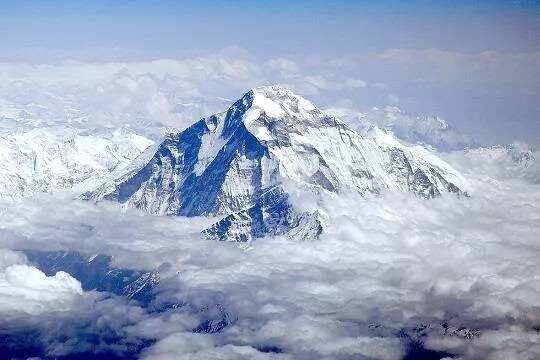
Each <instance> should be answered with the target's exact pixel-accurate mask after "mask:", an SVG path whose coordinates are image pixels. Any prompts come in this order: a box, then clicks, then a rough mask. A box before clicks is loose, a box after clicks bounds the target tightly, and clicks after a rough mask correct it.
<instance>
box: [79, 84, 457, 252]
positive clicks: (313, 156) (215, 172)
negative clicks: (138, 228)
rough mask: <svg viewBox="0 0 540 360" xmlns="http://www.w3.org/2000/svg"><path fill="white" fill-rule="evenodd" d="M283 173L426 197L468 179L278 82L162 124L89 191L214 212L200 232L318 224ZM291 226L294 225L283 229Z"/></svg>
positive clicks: (256, 232)
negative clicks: (168, 128)
mask: <svg viewBox="0 0 540 360" xmlns="http://www.w3.org/2000/svg"><path fill="white" fill-rule="evenodd" d="M284 182H292V183H294V184H297V185H299V186H301V187H302V188H304V189H305V190H306V191H314V192H320V191H323V192H332V193H342V192H347V191H355V192H359V193H360V194H362V195H368V194H378V193H380V192H381V191H384V190H393V191H410V192H413V193H415V194H417V195H419V196H422V197H425V198H431V197H434V196H439V195H441V194H442V193H448V192H452V193H457V194H463V193H464V192H465V191H466V187H467V185H466V182H465V180H464V179H463V177H462V176H461V175H460V174H459V173H458V172H457V171H456V170H454V169H453V168H452V167H450V166H449V165H448V164H446V163H445V162H444V161H442V160H440V159H439V158H437V157H436V156H434V155H433V154H432V153H430V152H429V151H427V150H426V149H424V148H422V147H420V146H415V147H408V146H405V145H403V144H401V143H400V142H398V141H397V140H396V139H395V138H394V137H393V136H392V135H390V134H387V133H385V132H383V131H381V130H379V129H377V128H373V129H372V130H371V131H370V132H369V133H368V135H367V136H361V135H360V134H358V133H357V132H355V131H354V130H352V129H350V128H349V127H348V126H346V125H345V124H344V123H343V122H341V121H339V120H338V119H336V118H334V117H331V116H328V115H326V114H324V113H323V112H322V111H320V110H319V109H317V108H316V107H315V106H314V105H313V104H312V103H311V102H309V101H308V100H306V99H304V98H302V97H300V96H298V95H296V94H294V93H293V92H291V91H290V90H287V89H284V88H281V87H275V86H272V87H260V88H256V89H253V90H251V91H249V92H248V93H247V94H245V95H244V96H243V97H242V98H241V99H240V100H238V101H237V102H235V103H234V104H233V105H232V106H231V107H230V108H229V109H228V110H227V111H226V112H224V113H221V114H217V115H213V116H210V117H208V118H205V119H202V120H200V121H198V122H196V123H195V124H193V125H192V126H191V127H189V128H188V129H186V130H185V131H183V132H173V133H170V134H167V135H166V136H165V137H164V138H163V140H162V141H161V142H158V143H157V144H156V146H154V147H153V148H151V149H149V150H147V151H146V152H145V153H143V154H142V155H141V156H140V157H139V158H138V159H136V160H135V161H134V162H133V163H132V164H131V166H130V167H129V170H128V171H126V172H125V173H123V174H121V175H119V176H116V177H114V178H113V179H111V180H110V181H108V182H106V183H105V184H103V185H102V186H100V187H99V188H98V189H96V190H95V191H92V192H89V193H87V194H85V198H87V199H94V200H101V199H108V200H115V201H119V202H121V203H123V204H125V205H126V206H130V207H136V208H141V209H144V210H146V211H148V212H150V213H154V214H164V215H182V216H199V215H218V216H224V218H223V219H222V220H221V221H219V222H218V223H217V224H215V225H214V226H212V227H211V228H210V229H208V230H206V231H205V232H204V233H205V234H206V235H207V236H208V237H210V238H215V239H219V240H237V241H249V240H251V239H252V238H256V237H261V236H264V235H266V234H280V233H285V232H289V230H290V229H291V228H295V227H297V226H298V225H299V224H302V226H303V227H304V228H306V229H310V230H309V231H295V232H294V233H295V234H296V235H297V236H299V237H300V238H302V239H305V238H311V237H313V236H316V235H317V234H318V233H320V231H321V224H320V221H319V219H318V218H319V217H318V215H317V214H307V213H301V212H298V211H296V210H295V209H294V207H293V206H291V205H290V202H289V201H288V194H287V191H286V190H285V189H284V187H283V183H284ZM289 233H291V232H289Z"/></svg>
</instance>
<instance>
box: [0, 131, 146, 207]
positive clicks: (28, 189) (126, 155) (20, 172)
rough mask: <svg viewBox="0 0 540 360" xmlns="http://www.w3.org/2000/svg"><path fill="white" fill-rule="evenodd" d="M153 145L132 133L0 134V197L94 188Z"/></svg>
mask: <svg viewBox="0 0 540 360" xmlns="http://www.w3.org/2000/svg"><path fill="white" fill-rule="evenodd" d="M151 144H152V142H151V141H150V140H148V139H146V138H144V137H141V136H137V135H135V134H131V133H125V132H122V131H115V132H114V133H112V134H111V135H97V134H94V135H82V134H79V133H77V132H76V131H71V130H66V129H63V130H61V131H60V130H55V129H54V128H50V129H33V130H29V131H24V132H23V131H21V132H18V133H14V134H9V135H0V198H3V199H18V198H21V197H25V196H31V195H34V194H36V193H40V192H52V191H55V190H61V189H71V188H74V190H75V191H83V189H87V188H92V187H95V186H96V185H97V184H99V183H101V182H103V181H104V179H105V178H106V177H107V176H108V175H109V174H110V172H111V171H113V170H115V169H118V168H120V167H122V166H125V165H126V164H128V163H129V162H130V161H131V160H133V159H134V158H135V157H137V155H139V154H140V153H141V152H142V151H143V150H144V149H145V148H147V147H148V146H149V145H151Z"/></svg>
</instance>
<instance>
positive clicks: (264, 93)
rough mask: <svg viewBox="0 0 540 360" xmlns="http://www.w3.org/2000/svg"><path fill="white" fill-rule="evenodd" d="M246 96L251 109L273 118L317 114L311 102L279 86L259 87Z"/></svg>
mask: <svg viewBox="0 0 540 360" xmlns="http://www.w3.org/2000/svg"><path fill="white" fill-rule="evenodd" d="M246 96H248V97H249V100H250V107H251V108H258V109H260V110H262V111H264V112H265V113H266V115H267V116H269V117H273V118H279V117H281V116H284V115H292V116H295V117H306V116H309V114H310V113H313V112H319V110H318V109H317V107H316V106H315V105H314V104H313V103H312V102H311V101H309V100H307V99H305V98H304V97H302V96H300V95H298V94H296V93H294V92H293V91H292V90H290V89H288V88H285V87H282V86H279V85H268V86H259V87H256V88H253V89H251V90H250V91H249V92H248V93H247V94H246Z"/></svg>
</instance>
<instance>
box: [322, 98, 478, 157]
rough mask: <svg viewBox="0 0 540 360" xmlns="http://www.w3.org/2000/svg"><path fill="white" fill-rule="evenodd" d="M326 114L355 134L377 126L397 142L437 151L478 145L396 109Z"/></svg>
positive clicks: (431, 119) (433, 120)
mask: <svg viewBox="0 0 540 360" xmlns="http://www.w3.org/2000/svg"><path fill="white" fill-rule="evenodd" d="M327 111H328V112H329V113H330V114H332V115H336V116H338V117H341V118H342V119H343V120H345V121H346V122H347V123H348V124H351V126H352V127H353V128H355V129H357V130H359V131H364V130H365V129H366V127H370V126H377V127H379V128H381V129H384V130H388V131H391V132H392V133H393V134H394V135H395V136H396V137H397V138H398V139H400V140H403V141H406V142H408V143H411V144H420V145H426V146H430V147H433V148H434V149H437V150H439V151H453V150H462V149H464V148H470V147H475V146H478V144H477V143H476V141H474V140H473V139H472V138H471V137H470V136H468V135H466V134H464V133H462V132H460V131H459V130H458V129H456V128H454V127H452V126H451V125H450V124H448V123H447V122H446V121H445V120H444V119H442V118H440V117H438V116H426V115H424V116H416V115H411V114H409V113H407V112H405V111H403V110H402V109H400V108H398V107H396V106H385V107H383V108H379V107H373V108H371V109H369V111H367V112H360V111H356V110H354V109H349V108H343V107H338V108H329V109H328V110H327Z"/></svg>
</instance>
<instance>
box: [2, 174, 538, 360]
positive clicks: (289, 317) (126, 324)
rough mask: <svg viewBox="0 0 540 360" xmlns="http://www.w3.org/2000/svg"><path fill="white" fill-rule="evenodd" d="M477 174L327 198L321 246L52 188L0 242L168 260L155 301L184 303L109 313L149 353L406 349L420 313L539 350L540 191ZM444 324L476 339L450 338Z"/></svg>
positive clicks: (379, 354) (433, 340) (436, 332)
mask: <svg viewBox="0 0 540 360" xmlns="http://www.w3.org/2000/svg"><path fill="white" fill-rule="evenodd" d="M470 181H471V182H472V183H473V185H474V191H473V193H472V194H471V195H472V196H471V198H468V199H456V198H451V197H449V198H440V199H434V200H432V201H424V200H420V199H416V198H413V197H409V196H407V195H397V194H385V195H384V196H383V197H381V198H374V199H361V198H356V197H354V196H352V195H351V196H344V197H341V198H332V199H328V200H327V201H326V202H325V203H323V204H319V206H325V207H327V209H329V210H331V211H327V212H328V213H329V214H330V216H331V219H330V221H329V224H331V225H330V226H329V227H328V230H327V232H326V233H325V234H323V237H322V238H321V240H320V241H317V242H312V243H294V242H290V241H289V240H287V239H283V238H266V239H262V240H259V241H256V242H255V243H253V246H252V247H251V248H250V249H249V250H247V251H246V250H242V249H239V248H237V247H236V246H234V245H233V244H228V243H216V242H208V241H203V240H201V239H199V238H198V237H197V236H196V234H197V231H198V229H200V228H202V227H203V226H204V225H205V222H206V221H208V219H191V220H189V221H186V220H185V219H182V218H162V217H154V216H149V215H146V214H143V213H140V212H138V211H128V212H124V213H121V212H119V209H118V207H117V206H115V205H113V204H105V203H104V204H97V205H95V204H91V203H86V202H78V201H76V202H73V201H71V200H69V199H65V200H62V199H58V198H55V197H45V198H42V199H33V200H26V201H23V202H22V203H20V204H18V205H17V206H16V207H10V208H9V211H7V212H4V213H2V214H1V215H0V216H1V217H0V223H1V224H2V226H0V239H1V245H2V246H4V247H14V246H17V247H19V248H25V247H29V248H39V249H77V250H80V251H85V252H86V253H95V252H102V253H108V254H111V255H113V256H114V257H115V265H116V266H120V267H128V268H130V267H131V268H146V269H152V268H158V267H160V269H162V270H161V271H160V273H161V277H162V285H161V287H160V288H158V295H157V299H158V302H162V303H177V304H189V305H188V306H182V307H179V308H176V310H174V311H173V312H172V313H171V312H168V311H167V312H164V313H154V314H145V313H144V311H143V312H141V310H140V309H139V310H137V314H139V315H137V316H135V317H131V318H130V319H131V320H129V321H128V320H127V319H125V318H124V317H123V316H120V315H119V313H117V312H113V313H110V314H109V315H108V316H107V318H108V321H109V324H110V326H112V327H114V328H115V329H117V330H116V331H118V332H119V333H120V334H124V335H123V336H125V337H126V338H129V339H136V338H147V337H150V338H153V339H156V340H158V342H157V343H156V345H155V346H154V347H151V348H149V349H147V350H146V351H145V356H147V357H149V358H151V357H156V358H160V357H161V358H174V357H175V356H179V352H180V354H183V355H185V356H186V357H187V358H190V357H191V358H205V357H206V358H215V357H217V356H223V358H230V357H232V358H235V357H236V358H242V356H244V357H247V358H257V357H260V358H267V357H269V356H270V355H272V358H275V357H276V356H277V355H276V354H268V353H262V352H260V351H259V350H257V349H278V350H279V351H281V353H280V355H279V356H282V357H284V358H287V356H289V357H292V358H295V359H303V358H304V359H308V358H314V357H329V358H348V357H353V356H356V357H368V358H369V357H375V358H384V359H399V358H401V356H402V355H403V354H404V352H405V351H406V349H405V347H404V343H403V342H402V341H400V340H399V339H397V338H396V337H395V334H396V332H398V331H399V330H400V329H402V328H405V329H409V330H407V331H409V332H411V331H412V330H411V329H412V328H414V327H417V326H419V325H421V324H428V325H430V327H429V328H428V330H426V336H427V338H426V339H427V344H428V346H429V347H431V348H433V349H437V350H446V351H449V352H450V353H456V354H458V355H461V356H463V357H465V358H468V357H474V356H476V357H478V358H486V359H489V358H493V359H495V358H497V356H498V355H497V354H498V353H499V352H500V351H501V345H500V343H499V342H497V341H496V339H503V338H504V339H508V340H505V342H504V344H505V345H504V351H505V353H507V354H515V353H520V354H523V356H524V358H527V357H528V358H534V357H535V356H537V355H538V354H537V353H538V349H537V348H536V347H534V346H532V344H533V343H534V342H535V341H536V339H537V332H536V330H534V327H535V326H537V324H538V323H539V321H540V312H538V309H537V305H536V304H537V303H538V301H539V300H540V286H539V284H538V281H537V279H535V274H537V273H538V272H539V271H540V267H539V266H540V265H539V264H538V261H537V259H538V256H539V253H540V248H539V247H538V243H537V236H536V234H538V233H539V232H540V227H539V226H540V225H538V224H540V221H539V220H540V214H539V212H538V210H537V209H538V204H540V188H539V187H538V185H534V184H531V183H527V182H524V181H521V180H513V181H501V180H497V181H496V180H493V181H491V182H486V181H485V177H484V175H483V174H478V176H477V177H472V178H471V179H470ZM165 265H166V266H165ZM218 304H219V306H217V305H218ZM103 306H104V305H103ZM115 306H117V308H118V309H117V311H123V310H121V309H122V308H123V307H124V306H126V305H122V304H117V305H115ZM107 309H109V307H106V308H104V310H103V311H109V310H107ZM197 309H198V310H197ZM200 309H207V310H205V311H201V310H200ZM100 311H101V310H100ZM75 313H77V311H75ZM83 313H84V314H88V315H85V316H88V317H90V318H91V317H92V316H96V313H95V312H94V313H88V312H87V311H84V312H83ZM101 313H102V312H100V314H101ZM100 316H101V315H100ZM223 316H225V317H226V318H227V319H229V321H231V322H232V323H231V325H230V326H228V327H226V328H225V329H224V330H223V331H222V332H220V333H216V334H204V335H201V334H191V333H190V329H192V328H193V327H194V324H196V323H199V322H201V321H204V320H205V319H216V321H217V320H219V319H221V317H223ZM443 322H446V323H448V324H450V325H451V326H454V327H456V328H459V327H466V328H469V329H471V330H473V329H478V330H479V331H480V336H479V337H475V338H472V339H463V338H461V337H456V335H454V336H449V335H446V336H442V335H441V331H442V330H441V325H440V324H441V323H443ZM412 333H413V334H414V332H412ZM512 339H515V340H512ZM188 354H189V355H188ZM470 354H473V355H474V356H472V355H471V356H470Z"/></svg>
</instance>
